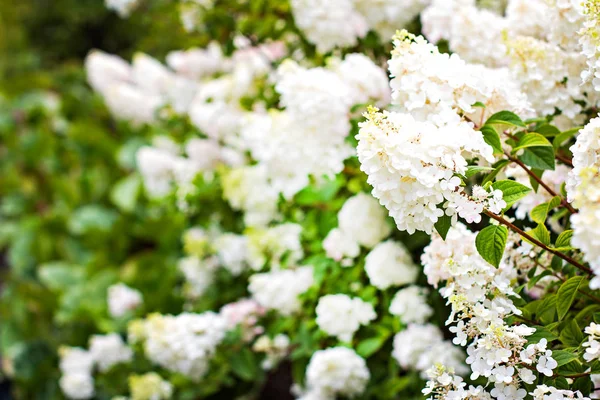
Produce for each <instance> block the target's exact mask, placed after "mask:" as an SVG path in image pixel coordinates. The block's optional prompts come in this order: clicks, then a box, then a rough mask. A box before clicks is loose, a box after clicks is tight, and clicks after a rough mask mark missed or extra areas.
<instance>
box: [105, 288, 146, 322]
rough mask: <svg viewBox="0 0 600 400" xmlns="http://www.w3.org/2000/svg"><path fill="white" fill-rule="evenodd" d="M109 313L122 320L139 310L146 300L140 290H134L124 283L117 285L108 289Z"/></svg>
mask: <svg viewBox="0 0 600 400" xmlns="http://www.w3.org/2000/svg"><path fill="white" fill-rule="evenodd" d="M107 300H108V312H109V313H110V315H111V316H113V317H114V318H120V317H122V316H124V315H126V314H127V313H129V312H131V311H133V310H135V309H137V308H138V307H139V306H140V305H142V303H143V302H144V299H143V297H142V294H141V293H140V291H139V290H136V289H132V288H130V287H129V286H127V285H126V284H124V283H117V284H115V285H112V286H110V287H109V288H108V296H107Z"/></svg>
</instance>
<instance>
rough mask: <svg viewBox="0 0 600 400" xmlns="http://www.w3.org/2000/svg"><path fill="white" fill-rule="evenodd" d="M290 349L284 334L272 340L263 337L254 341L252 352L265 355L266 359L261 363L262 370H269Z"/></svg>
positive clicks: (288, 339)
mask: <svg viewBox="0 0 600 400" xmlns="http://www.w3.org/2000/svg"><path fill="white" fill-rule="evenodd" d="M289 347H290V338H289V337H288V336H287V335H284V334H281V333H280V334H278V335H277V336H275V337H274V338H273V339H271V338H270V337H268V336H266V335H263V336H261V337H259V338H258V339H256V341H255V342H254V345H253V346H252V350H253V351H256V352H259V353H266V358H265V359H264V360H263V362H262V365H261V366H262V368H263V369H265V370H270V369H272V368H273V367H275V366H276V365H277V364H278V363H279V361H281V360H282V359H283V358H284V357H285V356H286V355H287V353H288V351H289Z"/></svg>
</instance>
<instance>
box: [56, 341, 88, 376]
mask: <svg viewBox="0 0 600 400" xmlns="http://www.w3.org/2000/svg"><path fill="white" fill-rule="evenodd" d="M58 353H59V355H60V364H59V367H60V371H61V372H62V373H63V374H70V373H75V372H78V373H85V374H89V375H91V373H92V369H93V368H94V357H93V356H92V354H90V352H89V351H86V350H84V349H81V348H79V347H61V348H60V349H59V351H58Z"/></svg>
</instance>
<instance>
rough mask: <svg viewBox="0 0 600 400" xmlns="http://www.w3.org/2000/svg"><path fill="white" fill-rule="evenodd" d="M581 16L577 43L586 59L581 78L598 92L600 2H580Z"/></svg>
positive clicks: (599, 71)
mask: <svg viewBox="0 0 600 400" xmlns="http://www.w3.org/2000/svg"><path fill="white" fill-rule="evenodd" d="M578 3H580V6H579V7H581V8H582V9H581V10H580V12H581V14H583V15H585V19H584V21H583V26H582V27H581V29H580V30H579V32H578V33H579V35H580V38H579V43H580V45H581V47H582V50H581V52H582V54H583V55H584V56H585V57H586V59H587V67H588V68H587V70H586V71H583V72H582V74H581V77H582V79H583V80H584V81H586V82H587V81H591V83H592V85H593V86H594V89H595V90H600V50H598V49H599V47H600V39H599V37H600V2H598V1H597V0H586V1H580V2H578Z"/></svg>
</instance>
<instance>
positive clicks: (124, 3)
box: [104, 0, 140, 18]
mask: <svg viewBox="0 0 600 400" xmlns="http://www.w3.org/2000/svg"><path fill="white" fill-rule="evenodd" d="M104 4H105V6H106V8H108V9H111V10H114V11H115V12H116V13H117V14H119V17H121V18H127V17H128V16H129V15H130V14H131V12H132V11H133V10H135V9H136V8H137V7H138V6H139V4H140V0H104Z"/></svg>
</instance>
